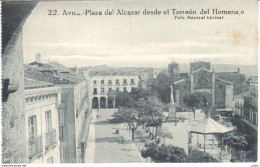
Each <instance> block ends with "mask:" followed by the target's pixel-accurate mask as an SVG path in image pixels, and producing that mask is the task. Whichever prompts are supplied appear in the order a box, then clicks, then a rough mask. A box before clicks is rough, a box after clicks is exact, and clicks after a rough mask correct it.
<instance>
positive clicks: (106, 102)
mask: <svg viewBox="0 0 260 167" xmlns="http://www.w3.org/2000/svg"><path fill="white" fill-rule="evenodd" d="M86 75H89V76H86ZM85 77H88V78H89V99H90V100H89V101H90V108H93V109H100V108H116V107H117V104H116V100H114V98H113V97H109V95H108V92H109V91H112V90H114V91H122V92H123V91H124V92H126V91H127V92H130V91H131V90H132V89H133V88H137V87H138V75H135V74H132V73H129V72H124V71H113V72H112V71H110V72H94V71H90V72H88V74H86V73H85Z"/></svg>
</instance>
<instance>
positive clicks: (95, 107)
mask: <svg viewBox="0 0 260 167" xmlns="http://www.w3.org/2000/svg"><path fill="white" fill-rule="evenodd" d="M92 108H93V109H98V98H97V97H93V99H92Z"/></svg>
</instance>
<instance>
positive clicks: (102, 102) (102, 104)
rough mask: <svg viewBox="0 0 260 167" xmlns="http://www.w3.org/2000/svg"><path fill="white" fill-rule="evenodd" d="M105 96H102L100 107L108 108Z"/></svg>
mask: <svg viewBox="0 0 260 167" xmlns="http://www.w3.org/2000/svg"><path fill="white" fill-rule="evenodd" d="M106 100H107V99H106V98H105V97H101V98H100V108H107V102H106Z"/></svg>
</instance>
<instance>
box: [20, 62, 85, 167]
mask: <svg viewBox="0 0 260 167" xmlns="http://www.w3.org/2000/svg"><path fill="white" fill-rule="evenodd" d="M25 76H26V77H28V78H31V79H35V80H39V81H45V82H49V83H52V84H54V85H55V86H58V87H60V88H61V105H60V107H59V118H60V119H59V134H60V135H59V138H60V154H61V163H76V162H77V163H81V162H85V159H84V157H85V149H86V145H87V135H88V128H89V123H90V117H89V110H88V106H89V104H88V81H87V80H86V79H85V78H84V77H83V75H80V74H77V73H75V72H73V71H71V70H69V69H67V68H66V67H64V66H63V65H61V64H59V63H55V62H52V63H50V64H42V63H38V64H37V63H35V62H34V63H31V65H25Z"/></svg>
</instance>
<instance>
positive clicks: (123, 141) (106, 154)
mask: <svg viewBox="0 0 260 167" xmlns="http://www.w3.org/2000/svg"><path fill="white" fill-rule="evenodd" d="M114 112H115V110H99V111H96V110H93V111H92V122H91V125H90V133H89V139H88V141H89V142H88V147H87V150H86V162H88V163H93V162H95V163H124V162H136V163H137V162H139V163H141V162H144V160H143V158H142V157H141V155H140V153H139V152H138V151H137V148H136V146H135V145H134V144H133V142H132V140H131V134H130V133H129V132H128V131H127V129H126V126H124V124H121V125H115V124H111V123H109V121H108V119H110V118H111V115H112V114H113V113H114ZM116 130H119V134H116V133H115V132H116Z"/></svg>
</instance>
